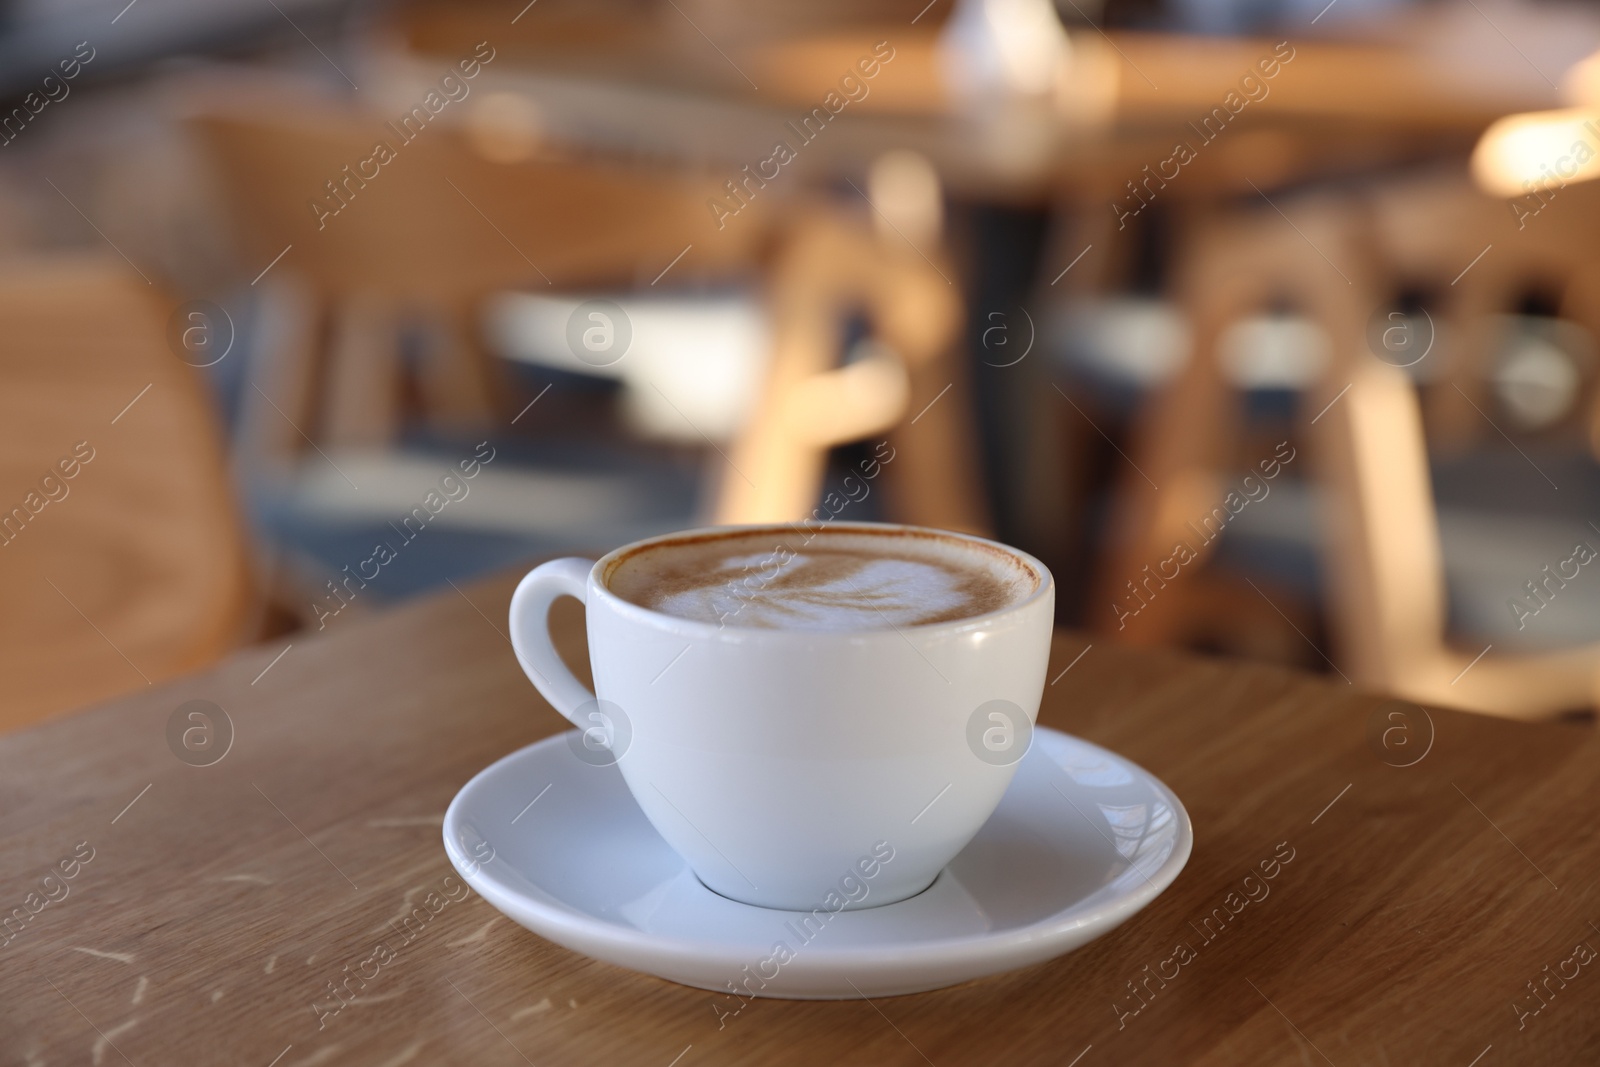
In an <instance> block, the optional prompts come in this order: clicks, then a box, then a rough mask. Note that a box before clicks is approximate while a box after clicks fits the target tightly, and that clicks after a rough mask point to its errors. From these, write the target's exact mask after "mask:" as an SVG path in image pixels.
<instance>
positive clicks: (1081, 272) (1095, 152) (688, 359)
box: [0, 0, 1600, 730]
mask: <svg viewBox="0 0 1600 1067" xmlns="http://www.w3.org/2000/svg"><path fill="white" fill-rule="evenodd" d="M0 91H3V93H4V96H5V103H4V110H3V114H0V251H3V259H4V263H3V267H0V595H3V597H4V601H5V604H6V607H7V610H6V612H5V613H4V616H3V621H0V629H3V634H4V637H3V640H0V674H3V676H4V678H5V679H6V684H5V686H4V688H3V695H0V729H5V730H12V729H17V728H20V727H23V726H26V725H28V724H31V723H35V722H38V721H40V720H42V719H44V718H46V717H49V716H54V715H60V714H63V713H66V712H68V711H71V710H73V709H76V708H79V707H82V706H85V705H88V704H91V703H96V702H102V701H106V700H109V699H112V698H115V697H117V696H118V695H120V694H123V693H129V692H133V691H135V690H138V689H141V688H143V687H144V686H145V685H147V684H160V683H161V682H162V681H163V679H169V678H173V677H177V676H179V675H183V674H187V673H189V672H192V671H195V670H197V669H200V668H201V667H203V666H205V665H207V664H208V663H211V662H214V661H216V660H218V659H220V658H222V657H223V656H225V655H227V654H228V653H230V652H232V651H234V650H236V649H238V648H240V647H242V646H245V645H250V644H257V643H261V642H265V641H268V640H271V641H274V642H279V643H281V642H282V641H284V640H286V639H287V640H296V639H299V638H296V637H294V636H291V635H300V637H302V638H304V639H306V640H310V639H312V638H313V637H314V636H315V635H317V634H319V633H321V632H324V631H327V630H333V629H337V628H339V627H340V626H342V625H348V624H349V622H350V619H351V618H352V617H355V618H361V617H367V616H371V615H372V614H374V613H378V612H385V611H391V610H395V609H396V608H397V606H398V605H401V604H403V603H404V602H406V601H408V600H411V599H413V598H417V597H426V596H451V597H453V596H456V595H457V593H458V592H460V590H461V589H462V588H463V587H466V586H467V585H468V584H469V583H470V582H472V581H473V580H475V579H477V578H479V577H481V576H483V575H486V574H488V573H491V572H495V571H505V570H509V569H510V568H512V567H513V566H525V565H526V564H527V563H528V562H529V561H531V560H534V559H536V558H540V557H550V556H553V555H559V554H566V553H573V552H579V553H593V552H596V551H605V550H608V549H610V548H612V547H615V546H617V545H619V544H622V543H625V542H628V541H632V540H635V539H638V538H641V537H645V536H649V535H651V534H654V533H658V532H665V531H669V530H673V529H680V528H684V527H690V526H696V525H709V524H724V523H750V522H765V521H771V520H781V521H785V522H795V523H801V522H811V523H825V522H828V521H833V520H834V519H835V518H841V519H845V520H858V519H859V520H876V521H890V522H906V523H917V524H925V525H932V526H938V527H945V528H950V529H956V530H964V531H972V532H977V533H982V534H985V535H988V536H993V537H995V538H998V539H1000V540H1003V541H1005V542H1007V543H1010V544H1014V545H1016V546H1018V547H1020V548H1022V549H1024V550H1026V551H1028V552H1031V553H1033V554H1035V555H1036V556H1037V557H1039V558H1040V559H1042V560H1043V561H1045V562H1046V563H1047V564H1048V565H1049V566H1050V567H1051V569H1052V570H1053V572H1054V574H1055V575H1056V577H1057V580H1058V582H1059V593H1060V595H1059V600H1058V613H1059V618H1058V622H1059V623H1060V624H1061V625H1063V626H1067V627H1071V628H1076V629H1079V630H1081V631H1083V632H1084V633H1085V634H1086V635H1087V636H1088V638H1089V640H1091V641H1093V642H1102V641H1103V642H1107V643H1112V642H1125V643H1133V644H1139V645H1146V646H1167V647H1172V648H1179V649H1186V650H1190V651H1193V652H1197V653H1200V654H1206V655H1228V656H1236V657H1245V658H1250V659H1255V660H1265V661H1269V662H1275V663H1279V664H1282V665H1285V666H1288V667H1294V668H1300V669H1305V670H1310V671H1315V672H1321V673H1323V674H1326V675H1327V676H1328V677H1329V678H1330V679H1332V680H1333V681H1335V682H1340V681H1342V682H1346V683H1349V684H1350V685H1353V686H1356V687H1359V688H1361V689H1364V690H1369V691H1373V692H1379V693H1388V694H1393V695H1395V696H1398V697H1401V698H1403V699H1406V700H1411V701H1416V702H1419V703H1426V704H1430V705H1435V706H1448V707H1455V708H1462V709H1467V710H1471V711H1475V712H1480V713H1484V714H1491V715H1500V716H1507V717H1512V718H1541V717H1551V716H1558V715H1571V714H1583V713H1587V712H1588V711H1589V709H1591V708H1592V707H1594V706H1595V704H1596V701H1597V700H1600V596H1597V593H1600V566H1597V567H1596V568H1595V569H1594V570H1592V571H1591V570H1590V568H1589V566H1588V564H1589V563H1591V562H1593V561H1594V560H1595V558H1596V555H1597V552H1600V389H1597V376H1600V363H1597V339H1600V242H1597V241H1596V235H1597V234H1600V183H1596V182H1594V181H1593V180H1592V179H1594V178H1596V177H1597V176H1600V8H1596V7H1594V6H1592V5H1588V4H1581V3H1564V2H1545V0H1460V2H1456V0H1433V2H1406V0H1332V2H1328V0H1057V2H1052V0H931V2H930V0H851V2H848V3H846V2H841V0H818V2H814V3H805V4H800V3H790V4H784V3H775V2H772V0H755V2H744V3H734V2H731V0H531V2H530V0H460V2H455V3H445V2H442V0H407V2H376V0H374V2H348V0H267V2H266V3H260V2H257V0H249V2H246V0H210V2H206V3H201V2H198V0H133V2H131V3H126V5H125V6H124V0H115V2H103V0H5V2H3V3H0ZM377 543H382V544H385V545H387V546H389V550H388V551H380V550H375V549H374V545H375V544H377ZM452 586H454V587H455V591H454V592H453V591H452V588H451V587H452ZM135 665H137V666H135Z"/></svg>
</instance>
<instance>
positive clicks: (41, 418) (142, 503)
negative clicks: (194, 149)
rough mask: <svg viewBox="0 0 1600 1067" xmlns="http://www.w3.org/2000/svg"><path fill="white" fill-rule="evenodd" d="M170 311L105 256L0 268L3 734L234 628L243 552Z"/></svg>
mask: <svg viewBox="0 0 1600 1067" xmlns="http://www.w3.org/2000/svg"><path fill="white" fill-rule="evenodd" d="M172 310H173V309H172V308H170V307H168V306H166V305H165V304H163V303H162V302H161V300H160V297H159V296H158V294H157V292H156V291H155V290H154V289H153V287H151V286H149V285H148V284H147V283H145V282H144V281H142V280H141V279H140V277H139V276H138V275H137V274H135V273H134V272H133V270H132V269H131V268H129V267H128V266H127V265H126V264H124V263H123V262H121V261H120V260H117V259H115V258H105V259H102V258H92V259H89V258H77V257H73V258H65V257H63V258H50V259H29V260H19V261H12V262H9V263H6V264H3V265H0V322H3V323H4V324H5V334H4V342H3V343H0V379H3V380H4V381H5V388H4V389H3V390H0V602H4V603H5V605H6V611H5V612H4V614H3V615H0V677H4V678H5V685H4V686H0V729H5V728H13V727H16V726H20V725H23V724H25V723H27V722H30V721H32V720H35V719H38V718H41V717H43V716H45V715H49V714H51V713H53V712H58V711H63V710H66V709H69V708H74V707H78V706H80V705H83V704H85V703H88V702H91V701H97V700H103V699H107V698H110V697H113V696H116V695H118V694H120V693H123V692H127V691H129V690H133V689H139V688H143V687H144V686H145V685H147V684H154V683H158V682H161V681H163V680H164V679H168V678H171V677H173V676H175V675H178V674H182V673H186V672H188V671H192V670H195V669H197V668H199V667H201V666H203V665H204V664H206V663H208V662H210V661H212V660H214V659H215V658H216V657H218V656H220V655H221V654H222V653H224V652H225V651H227V650H228V649H229V648H231V647H232V646H233V645H234V644H236V643H237V642H238V641H239V640H240V639H241V638H242V637H243V636H245V634H244V631H245V627H246V625H247V620H248V616H249V614H250V584H249V580H248V577H249V576H248V568H247V552H246V546H245V542H244V538H243V534H242V531H241V527H240V525H239V522H238V520H237V517H236V514H235V510H234V502H233V498H232V495H231V492H230V489H229V485H228V481H227V477H226V473H225V470H224V465H223V461H222V455H221V451H220V448H219V443H218V435H217V432H216V427H215V425H214V424H213V421H212V415H211V410H210V407H209V397H208V396H207V394H206V388H205V386H204V384H203V383H202V382H201V381H200V380H199V372H197V371H195V370H194V369H192V368H191V367H189V366H186V365H185V364H184V363H183V362H182V361H180V360H179V359H178V358H177V357H176V356H175V355H174V354H173V352H172V351H170V350H169V347H168V341H167V336H166V335H167V333H168V331H169V325H168V319H169V315H170V313H171V312H172ZM180 350H181V348H180ZM224 358H226V357H224Z"/></svg>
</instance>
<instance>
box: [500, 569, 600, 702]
mask: <svg viewBox="0 0 1600 1067" xmlns="http://www.w3.org/2000/svg"><path fill="white" fill-rule="evenodd" d="M593 569H594V561H593V560H589V559H578V558H576V557H573V558H568V559H554V560H551V561H550V562H549V563H541V564H539V566H537V567H535V568H533V570H531V571H529V572H528V573H527V574H526V575H524V576H523V579H522V581H521V582H519V583H518V584H517V591H516V592H515V593H513V594H512V595H511V620H510V621H511V649H512V651H514V652H515V653H516V654H517V662H518V663H520V664H521V665H522V670H523V672H524V673H526V674H527V676H528V680H529V681H531V682H533V685H534V688H536V689H538V690H539V693H540V695H542V696H543V697H544V698H545V699H546V700H548V701H549V702H550V706H551V707H553V708H555V709H556V710H557V711H559V712H560V713H561V714H562V715H565V716H566V717H567V718H568V719H569V720H570V721H571V722H572V723H573V724H574V725H576V726H579V727H584V726H586V725H587V724H586V723H581V722H579V721H578V719H577V717H576V716H577V714H578V709H579V708H580V707H582V706H583V705H584V704H586V703H589V702H591V701H593V700H594V699H595V696H594V694H593V693H591V692H589V690H588V689H587V688H586V687H585V686H584V684H583V683H582V682H580V681H578V679H577V677H576V676H574V675H573V673H572V672H571V671H570V670H568V669H567V665H566V664H565V663H563V662H561V657H560V656H559V655H558V654H557V653H556V649H555V645H554V644H552V643H551V640H550V605H551V604H553V603H555V601H556V599H557V598H559V597H564V596H570V597H576V598H577V599H578V600H579V602H581V603H583V604H588V602H589V572H590V571H591V570H593Z"/></svg>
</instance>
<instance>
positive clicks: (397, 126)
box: [189, 90, 766, 306]
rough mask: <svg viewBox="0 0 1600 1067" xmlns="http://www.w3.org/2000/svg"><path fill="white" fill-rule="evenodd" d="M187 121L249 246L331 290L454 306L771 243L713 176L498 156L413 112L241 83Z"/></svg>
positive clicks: (704, 265)
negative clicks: (718, 210) (732, 210)
mask: <svg viewBox="0 0 1600 1067" xmlns="http://www.w3.org/2000/svg"><path fill="white" fill-rule="evenodd" d="M417 110H418V111H420V112H421V114H422V116H423V118H425V119H426V118H427V116H428V113H427V111H426V109H423V108H420V107H419V108H418V109H417ZM189 121H190V123H191V127H192V128H193V129H194V130H195V131H196V132H197V133H198V134H199V135H200V138H201V141H202V142H203V144H204V145H205V147H206V148H207V149H208V154H209V155H210V156H211V158H212V159H213V160H214V161H215V162H216V164H217V165H218V167H219V169H220V171H221V174H222V178H223V182H224V186H225V188H226V191H227V195H228V198H229V200H230V201H231V202H232V203H231V206H232V207H233V216H234V219H235V220H236V222H237V224H238V226H239V228H240V229H241V231H242V232H241V233H240V234H239V236H240V237H241V238H242V239H243V242H244V245H245V248H244V250H243V251H244V254H245V255H246V256H247V257H253V258H254V259H257V260H259V261H260V262H261V264H262V266H265V265H266V264H267V263H268V262H270V261H272V260H273V258H274V257H276V256H277V255H278V254H279V253H280V252H282V251H283V250H284V249H285V248H290V251H289V252H288V253H287V254H286V255H285V256H284V266H286V267H288V268H289V269H291V270H294V271H297V272H299V273H301V274H303V275H305V276H306V277H308V278H309V279H311V280H312V282H313V284H314V285H315V286H316V287H317V288H318V289H319V290H321V291H323V292H326V293H334V294H345V293H349V292H354V291H360V290H377V291H379V292H382V293H384V294H387V295H390V296H393V297H399V298H404V299H408V300H414V301H419V302H422V303H425V304H431V305H435V306H451V305H454V304H457V303H458V302H459V301H461V300H464V299H474V298H477V297H479V296H481V295H483V294H484V293H486V292H489V291H491V290H493V289H499V288H510V287H513V286H532V287H545V286H602V285H618V284H634V283H642V284H648V283H649V281H650V280H651V279H652V278H653V277H654V276H655V275H656V274H657V273H658V272H660V271H662V270H664V269H665V268H666V267H667V266H668V264H670V263H672V262H673V260H674V259H675V258H676V257H677V256H679V254H680V253H683V252H684V250H685V248H686V246H690V245H693V249H692V250H691V251H690V252H689V253H688V254H687V255H685V256H684V260H685V261H684V262H683V263H680V264H678V267H677V272H676V273H677V278H682V277H684V276H686V275H690V274H693V273H696V272H704V271H710V272H712V273H717V272H723V273H726V272H728V271H731V270H736V269H738V267H740V266H742V265H748V264H749V262H750V261H751V259H752V258H753V257H754V256H755V255H756V253H757V250H758V249H759V248H760V247H761V244H762V241H763V239H764V236H765V235H764V231H763V226H762V222H761V221H760V220H761V217H762V216H764V215H765V214H766V211H765V209H764V207H763V205H762V203H761V201H760V200H755V201H753V202H752V203H751V204H750V208H751V209H753V210H749V211H748V212H747V211H741V212H740V214H739V217H738V219H737V220H736V221H737V224H736V225H726V226H724V227H723V228H722V229H721V230H718V229H717V227H716V225H715V222H716V218H715V216H714V215H713V214H712V212H711V211H710V210H709V209H708V208H707V206H706V205H707V201H708V200H712V199H714V198H721V199H726V192H725V190H724V189H723V188H722V187H721V186H720V185H719V184H718V183H717V182H715V181H714V180H712V179H711V178H704V177H692V176H686V175H684V174H683V173H681V172H678V171H670V170H662V169H659V168H643V167H636V166H626V167H625V166H621V165H613V164H602V163H595V162H583V161H577V160H572V159H561V158H553V157H546V158H537V157H536V158H534V159H531V160H526V161H521V162H516V163H498V162H494V161H491V160H488V159H485V158H483V157H482V156H481V155H479V154H478V153H477V152H476V151H475V150H473V149H472V148H471V147H470V145H469V144H468V143H467V140H466V138H465V137H464V136H462V134H461V133H460V132H458V130H456V129H454V128H452V127H451V126H450V124H449V123H448V122H447V121H445V120H444V119H442V118H433V119H431V120H430V121H428V122H427V123H426V124H421V125H419V120H418V119H417V118H416V117H415V113H413V112H403V113H396V114H395V115H392V116H390V115H386V114H384V113H381V112H376V111H360V110H356V109H353V108H350V107H348V106H345V105H342V104H339V103H336V102H332V101H329V100H326V99H322V98H319V97H316V96H313V95H311V94H308V93H305V92H294V91H289V90H285V91H282V92H278V93H269V92H265V91H262V92H259V93H256V92H249V93H247V92H245V91H239V92H236V93H231V94H230V93H227V92H219V93H218V94H217V95H216V96H214V97H212V98H211V99H209V100H208V101H207V102H206V103H205V104H204V106H203V107H202V108H201V109H199V110H196V111H195V112H194V113H193V114H192V116H191V117H190V119H189ZM408 138H409V139H408ZM747 223H748V225H747ZM674 280H675V281H676V280H677V279H674Z"/></svg>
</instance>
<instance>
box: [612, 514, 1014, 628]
mask: <svg viewBox="0 0 1600 1067" xmlns="http://www.w3.org/2000/svg"><path fill="white" fill-rule="evenodd" d="M607 584H608V585H609V586H610V588H611V589H612V591H614V592H615V593H616V594H617V595H618V596H620V597H622V598H623V599H624V600H628V601H631V602H632V603H635V604H638V605H640V606H642V607H647V608H650V609H652V610H654V611H659V612H662V613H664V614H667V615H675V616H678V617H679V618H685V619H694V620H697V621H700V622H708V623H716V624H720V625H724V626H736V627H751V628H758V629H775V630H813V631H856V630H887V629H897V628H900V627H906V626H923V625H928V624H931V623H938V622H949V621H952V620H955V619H964V618H969V617H972V616H976V615H983V614H986V613H988V612H991V611H996V610H999V609H1000V608H1004V607H1006V606H1008V605H1010V604H1014V603H1017V602H1020V601H1021V600H1023V599H1025V598H1026V597H1027V596H1028V595H1029V594H1031V593H1032V592H1033V591H1034V590H1036V589H1037V588H1038V584H1039V583H1038V578H1037V576H1036V575H1034V574H1033V573H1032V571H1031V569H1029V568H1027V567H1026V566H1025V565H1024V564H1022V563H1021V561H1020V560H1017V559H1015V557H1007V556H1002V555H1000V554H999V553H997V552H994V551H992V550H989V549H987V548H986V547H984V546H982V545H979V544H977V543H974V542H967V541H963V540H961V539H959V538H955V537H950V538H940V537H932V536H910V535H902V536H894V535H889V534H870V533H861V532H854V531H850V530H840V531H838V532H829V533H825V534H820V535H814V536H813V537H812V540H811V542H810V543H809V544H804V543H802V542H800V539H798V538H796V537H794V536H793V534H792V533H791V532H790V531H784V530H773V531H763V532H742V531H741V532H738V533H730V534H727V535H722V536H717V537H712V538H709V539H705V540H700V541H692V542H683V543H677V544H674V543H671V542H668V543H666V544H660V545H654V546H649V547H647V548H645V549H644V550H642V551H640V552H639V553H637V554H635V555H632V556H629V557H625V558H624V559H623V560H621V561H619V563H618V565H617V566H616V567H614V568H613V570H612V572H611V573H610V575H609V576H608V579H607Z"/></svg>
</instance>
